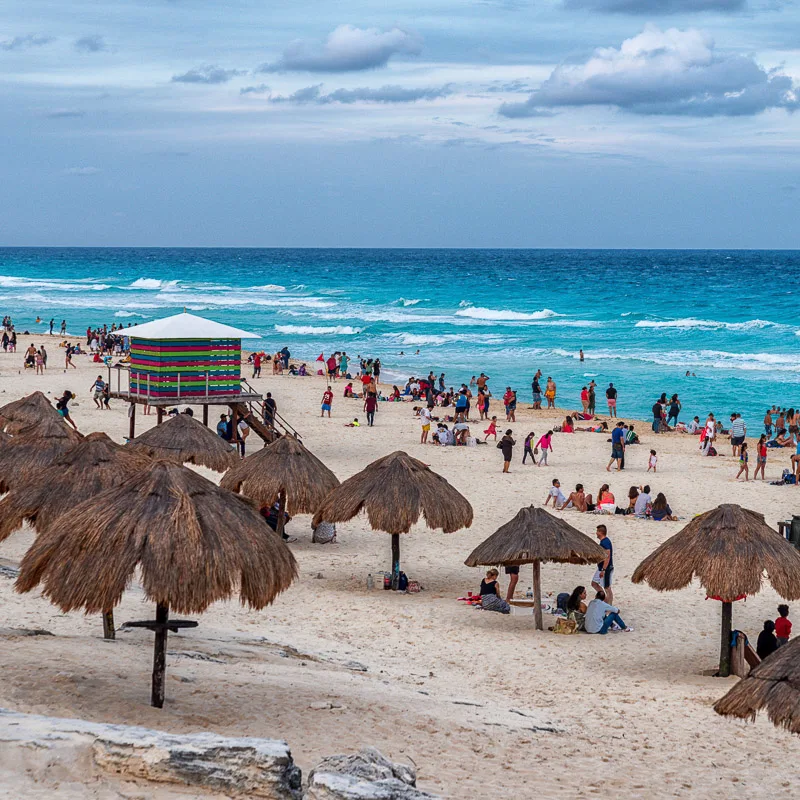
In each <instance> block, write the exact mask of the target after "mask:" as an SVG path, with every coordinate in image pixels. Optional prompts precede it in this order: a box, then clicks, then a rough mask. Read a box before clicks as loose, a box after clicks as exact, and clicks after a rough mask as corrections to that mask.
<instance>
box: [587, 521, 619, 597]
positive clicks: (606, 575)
mask: <svg viewBox="0 0 800 800" xmlns="http://www.w3.org/2000/svg"><path fill="white" fill-rule="evenodd" d="M595 536H597V539H598V543H599V544H600V547H602V548H603V550H605V551H606V557H605V558H604V559H603V560H602V561H599V562H598V564H597V569H596V570H595V571H594V575H593V576H592V588H593V589H594V590H595V591H596V592H605V593H606V599H607V600H608V602H609V603H613V602H614V592H613V591H612V589H611V583H612V580H613V575H614V546H613V545H612V544H611V539H609V538H608V528H606V526H605V525H598V526H597V531H596V533H595Z"/></svg>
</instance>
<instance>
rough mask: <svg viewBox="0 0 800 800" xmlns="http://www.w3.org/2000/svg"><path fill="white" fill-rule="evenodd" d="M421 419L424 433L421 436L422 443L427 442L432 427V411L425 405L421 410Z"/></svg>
mask: <svg viewBox="0 0 800 800" xmlns="http://www.w3.org/2000/svg"><path fill="white" fill-rule="evenodd" d="M419 421H420V424H421V425H422V435H421V436H420V440H419V442H420V444H425V442H427V441H428V433H429V432H430V429H431V412H430V409H428V408H425V406H423V407H422V408H421V409H420V410H419Z"/></svg>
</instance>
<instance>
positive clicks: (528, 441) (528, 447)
mask: <svg viewBox="0 0 800 800" xmlns="http://www.w3.org/2000/svg"><path fill="white" fill-rule="evenodd" d="M535 438H536V434H535V433H534V432H533V431H531V432H530V433H529V434H528V435H527V436H526V437H525V449H524V451H523V453H522V463H523V464H524V463H525V462H526V461H527V459H528V456H530V457H531V461H533V464H534V466H536V456H535V455H534V454H533V440H534V439H535Z"/></svg>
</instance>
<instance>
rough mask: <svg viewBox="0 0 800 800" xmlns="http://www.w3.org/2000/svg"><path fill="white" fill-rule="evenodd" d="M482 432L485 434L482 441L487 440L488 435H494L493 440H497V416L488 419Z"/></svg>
mask: <svg viewBox="0 0 800 800" xmlns="http://www.w3.org/2000/svg"><path fill="white" fill-rule="evenodd" d="M484 433H485V434H486V435H485V436H484V437H483V441H484V442H488V441H489V437H490V436H494V440H495V441H497V417H492V419H491V420H490V421H489V427H488V428H487V429H486V430H485V431H484Z"/></svg>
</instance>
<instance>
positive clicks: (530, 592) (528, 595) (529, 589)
mask: <svg viewBox="0 0 800 800" xmlns="http://www.w3.org/2000/svg"><path fill="white" fill-rule="evenodd" d="M525 597H529V598H533V587H532V586H529V587H528V591H527V592H525Z"/></svg>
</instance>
